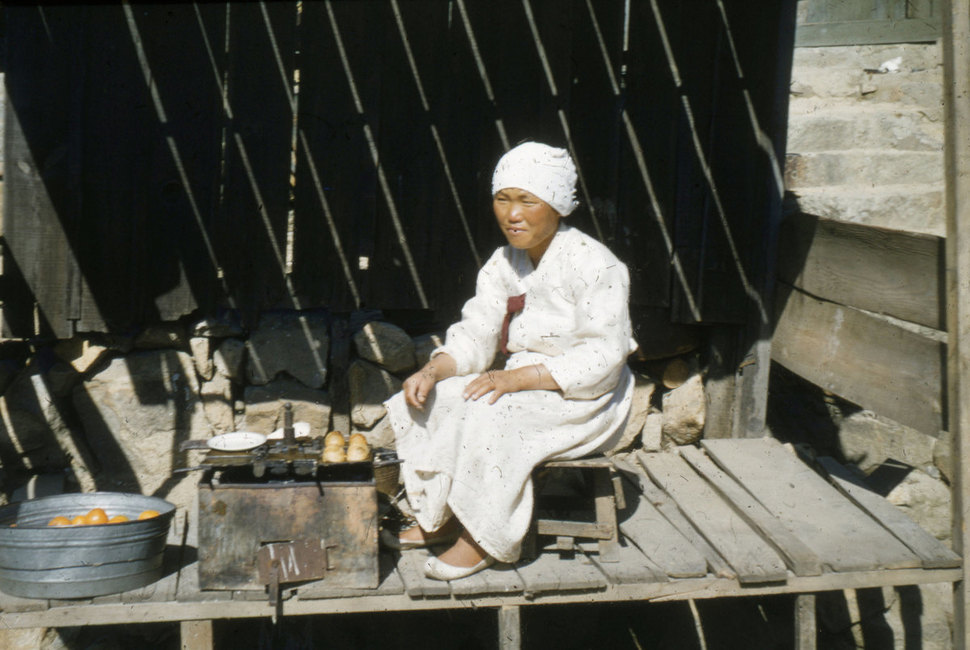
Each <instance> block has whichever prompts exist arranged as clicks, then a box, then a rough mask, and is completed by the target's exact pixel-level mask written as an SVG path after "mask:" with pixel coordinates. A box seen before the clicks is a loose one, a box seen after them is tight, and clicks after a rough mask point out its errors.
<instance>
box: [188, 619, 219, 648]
mask: <svg viewBox="0 0 970 650" xmlns="http://www.w3.org/2000/svg"><path fill="white" fill-rule="evenodd" d="M181 627H182V650H212V621H210V620H207V621H182V625H181Z"/></svg>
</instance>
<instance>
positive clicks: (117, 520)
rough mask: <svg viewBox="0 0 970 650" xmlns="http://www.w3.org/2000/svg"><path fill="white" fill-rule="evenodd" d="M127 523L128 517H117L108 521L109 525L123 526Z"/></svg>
mask: <svg viewBox="0 0 970 650" xmlns="http://www.w3.org/2000/svg"><path fill="white" fill-rule="evenodd" d="M126 521H128V517H126V516H124V515H115V516H114V517H112V518H111V519H109V520H108V523H109V524H123V523H125V522H126Z"/></svg>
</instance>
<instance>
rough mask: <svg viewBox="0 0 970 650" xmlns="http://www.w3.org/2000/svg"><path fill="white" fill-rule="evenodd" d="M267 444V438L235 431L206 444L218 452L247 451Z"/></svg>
mask: <svg viewBox="0 0 970 650" xmlns="http://www.w3.org/2000/svg"><path fill="white" fill-rule="evenodd" d="M265 442H266V436H264V435H263V434H261V433H253V432H251V431H233V432H232V433H224V434H222V435H221V436H215V437H213V438H209V440H208V442H207V443H206V444H208V445H209V449H215V450H216V451H246V450H249V449H255V448H256V447H258V446H260V445H261V444H263V443H265Z"/></svg>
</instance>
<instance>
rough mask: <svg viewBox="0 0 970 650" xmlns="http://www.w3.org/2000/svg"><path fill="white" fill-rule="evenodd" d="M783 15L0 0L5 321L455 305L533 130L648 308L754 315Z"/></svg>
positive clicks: (119, 324) (551, 7) (709, 316)
mask: <svg viewBox="0 0 970 650" xmlns="http://www.w3.org/2000/svg"><path fill="white" fill-rule="evenodd" d="M792 1H793V0H792ZM751 5H757V6H751ZM782 5H785V3H748V2H744V0H724V2H723V3H720V2H716V1H711V0H687V1H682V0H656V1H648V0H632V2H630V3H626V2H624V0H591V1H589V2H587V1H586V0H568V1H567V0H495V1H491V0H490V1H488V2H485V1H477V0H463V1H459V0H450V1H449V0H397V1H396V2H394V1H391V0H356V1H351V0H334V1H332V2H321V1H308V2H303V3H302V4H297V3H292V2H272V3H255V2H233V3H219V2H207V3H200V4H193V3H171V4H143V3H132V4H124V5H122V4H117V5H113V4H106V5H71V4H53V3H52V4H36V3H32V4H17V3H14V4H9V3H4V5H3V11H4V18H5V23H6V31H7V52H6V58H5V70H6V86H7V101H8V108H7V120H8V123H7V129H6V134H7V135H6V143H5V144H6V154H5V158H6V178H5V188H4V189H5V198H4V200H5V203H4V206H5V210H4V225H3V236H4V251H3V252H4V261H3V264H4V266H3V273H4V284H3V296H2V298H3V308H4V332H3V334H4V336H6V337H31V336H36V335H42V336H56V337H67V336H71V335H73V334H74V333H77V332H87V331H125V330H128V329H132V328H135V327H138V326H141V325H144V324H146V323H150V322H155V321H160V320H173V319H177V318H179V317H181V316H184V315H187V314H190V313H192V314H205V313H212V312H214V311H217V310H220V309H238V310H240V311H241V312H242V313H243V314H244V315H247V316H250V317H251V316H252V315H254V314H257V313H258V312H259V311H260V310H264V309H270V308H278V307H286V308H311V307H327V308H330V309H332V310H335V311H350V310H354V309H357V308H362V307H366V308H377V309H384V310H429V313H434V314H435V315H436V318H440V320H441V321H444V322H446V321H448V320H450V319H451V318H453V317H454V316H455V315H456V314H457V311H458V308H459V307H460V305H461V303H462V302H463V300H464V299H465V298H466V297H467V296H468V295H469V294H470V293H471V291H472V289H473V286H474V275H475V272H476V269H477V266H478V264H479V262H480V260H482V259H484V258H485V257H487V256H488V254H489V253H490V252H491V250H492V249H493V248H494V246H496V245H497V244H500V243H502V241H501V240H500V234H499V233H498V232H497V229H496V228H495V227H494V226H493V219H492V216H491V212H490V202H489V191H490V188H489V183H490V178H491V171H492V168H493V166H494V164H495V162H496V160H497V159H498V157H499V156H500V155H501V153H502V152H503V150H504V149H505V148H506V147H507V146H509V145H514V144H516V143H517V142H519V141H521V140H523V139H538V140H543V141H546V142H549V143H551V144H555V145H559V146H568V147H569V148H570V149H571V150H572V151H573V153H574V155H575V157H576V159H577V162H578V163H579V166H580V168H581V172H582V175H583V187H582V190H581V192H580V198H581V200H582V202H583V207H582V208H581V209H580V210H579V211H578V212H577V213H576V214H575V215H574V216H573V217H570V221H571V222H572V223H574V224H575V225H577V226H578V227H580V228H582V229H583V230H585V231H587V232H589V233H591V234H593V235H594V236H598V237H600V238H601V239H602V240H603V241H605V242H606V243H607V244H608V245H610V246H611V247H612V248H613V250H614V251H615V252H616V253H617V254H618V255H619V256H620V257H621V258H622V259H623V260H624V261H625V262H627V264H628V265H629V266H630V269H631V272H632V277H633V296H632V303H633V307H634V312H635V313H636V314H641V315H643V317H644V318H646V317H647V315H652V317H656V315H657V314H661V315H662V316H663V318H664V319H665V320H667V321H669V322H675V323H693V322H701V323H744V322H745V321H746V318H747V316H748V314H749V312H750V309H751V302H750V301H751V296H750V290H748V291H746V287H745V285H748V287H752V286H753V287H761V286H762V285H763V284H764V282H763V280H764V278H765V277H766V275H767V273H768V272H769V271H770V268H769V267H770V265H769V264H768V260H770V246H771V244H772V239H771V235H770V233H771V232H772V228H773V226H772V223H771V220H772V219H773V218H774V217H773V206H775V205H776V204H777V196H776V195H780V188H779V187H778V186H777V185H776V184H775V178H777V174H776V173H775V172H776V171H777V167H776V163H775V162H774V160H776V159H780V158H781V156H780V155H779V152H780V151H783V142H781V141H780V140H779V138H778V137H776V136H777V135H778V134H783V133H784V124H785V110H784V109H785V105H784V103H783V102H779V101H778V100H779V97H785V96H787V88H785V87H781V88H779V79H784V78H785V75H784V74H783V73H784V70H783V68H784V66H785V65H787V63H788V62H789V60H790V50H789V51H785V48H786V47H789V48H790V44H791V42H790V41H791V30H792V29H793V26H792V25H789V24H786V20H787V19H786V18H785V17H786V16H791V15H792V14H793V12H791V11H788V10H786V8H785V6H782ZM627 6H629V12H628V13H627ZM759 138H760V142H759ZM766 138H767V142H768V146H765V139H766ZM35 308H36V309H35ZM35 314H36V318H35Z"/></svg>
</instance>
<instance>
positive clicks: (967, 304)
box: [943, 0, 970, 648]
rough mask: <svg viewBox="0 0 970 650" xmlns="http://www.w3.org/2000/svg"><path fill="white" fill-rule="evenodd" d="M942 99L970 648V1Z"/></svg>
mask: <svg viewBox="0 0 970 650" xmlns="http://www.w3.org/2000/svg"><path fill="white" fill-rule="evenodd" d="M943 74H944V83H943V93H944V97H943V103H944V106H945V110H946V144H945V159H946V163H945V165H946V287H947V291H946V299H947V379H948V392H947V409H948V413H949V422H948V429H949V433H950V435H951V437H952V441H953V455H952V457H953V544H954V548H955V550H956V551H957V552H958V553H960V554H961V555H962V557H963V567H964V569H963V571H964V573H963V576H964V579H963V580H961V581H960V582H959V583H957V585H956V588H955V591H954V611H953V619H954V627H955V630H954V640H955V643H954V646H955V647H957V648H970V630H968V627H967V612H968V611H970V589H968V584H967V580H966V568H967V566H968V564H970V544H968V540H967V531H966V526H967V516H968V514H970V480H968V479H970V477H968V476H967V467H966V463H965V462H964V459H965V458H966V455H967V454H968V453H970V0H950V2H949V3H948V4H945V5H944V11H943Z"/></svg>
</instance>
